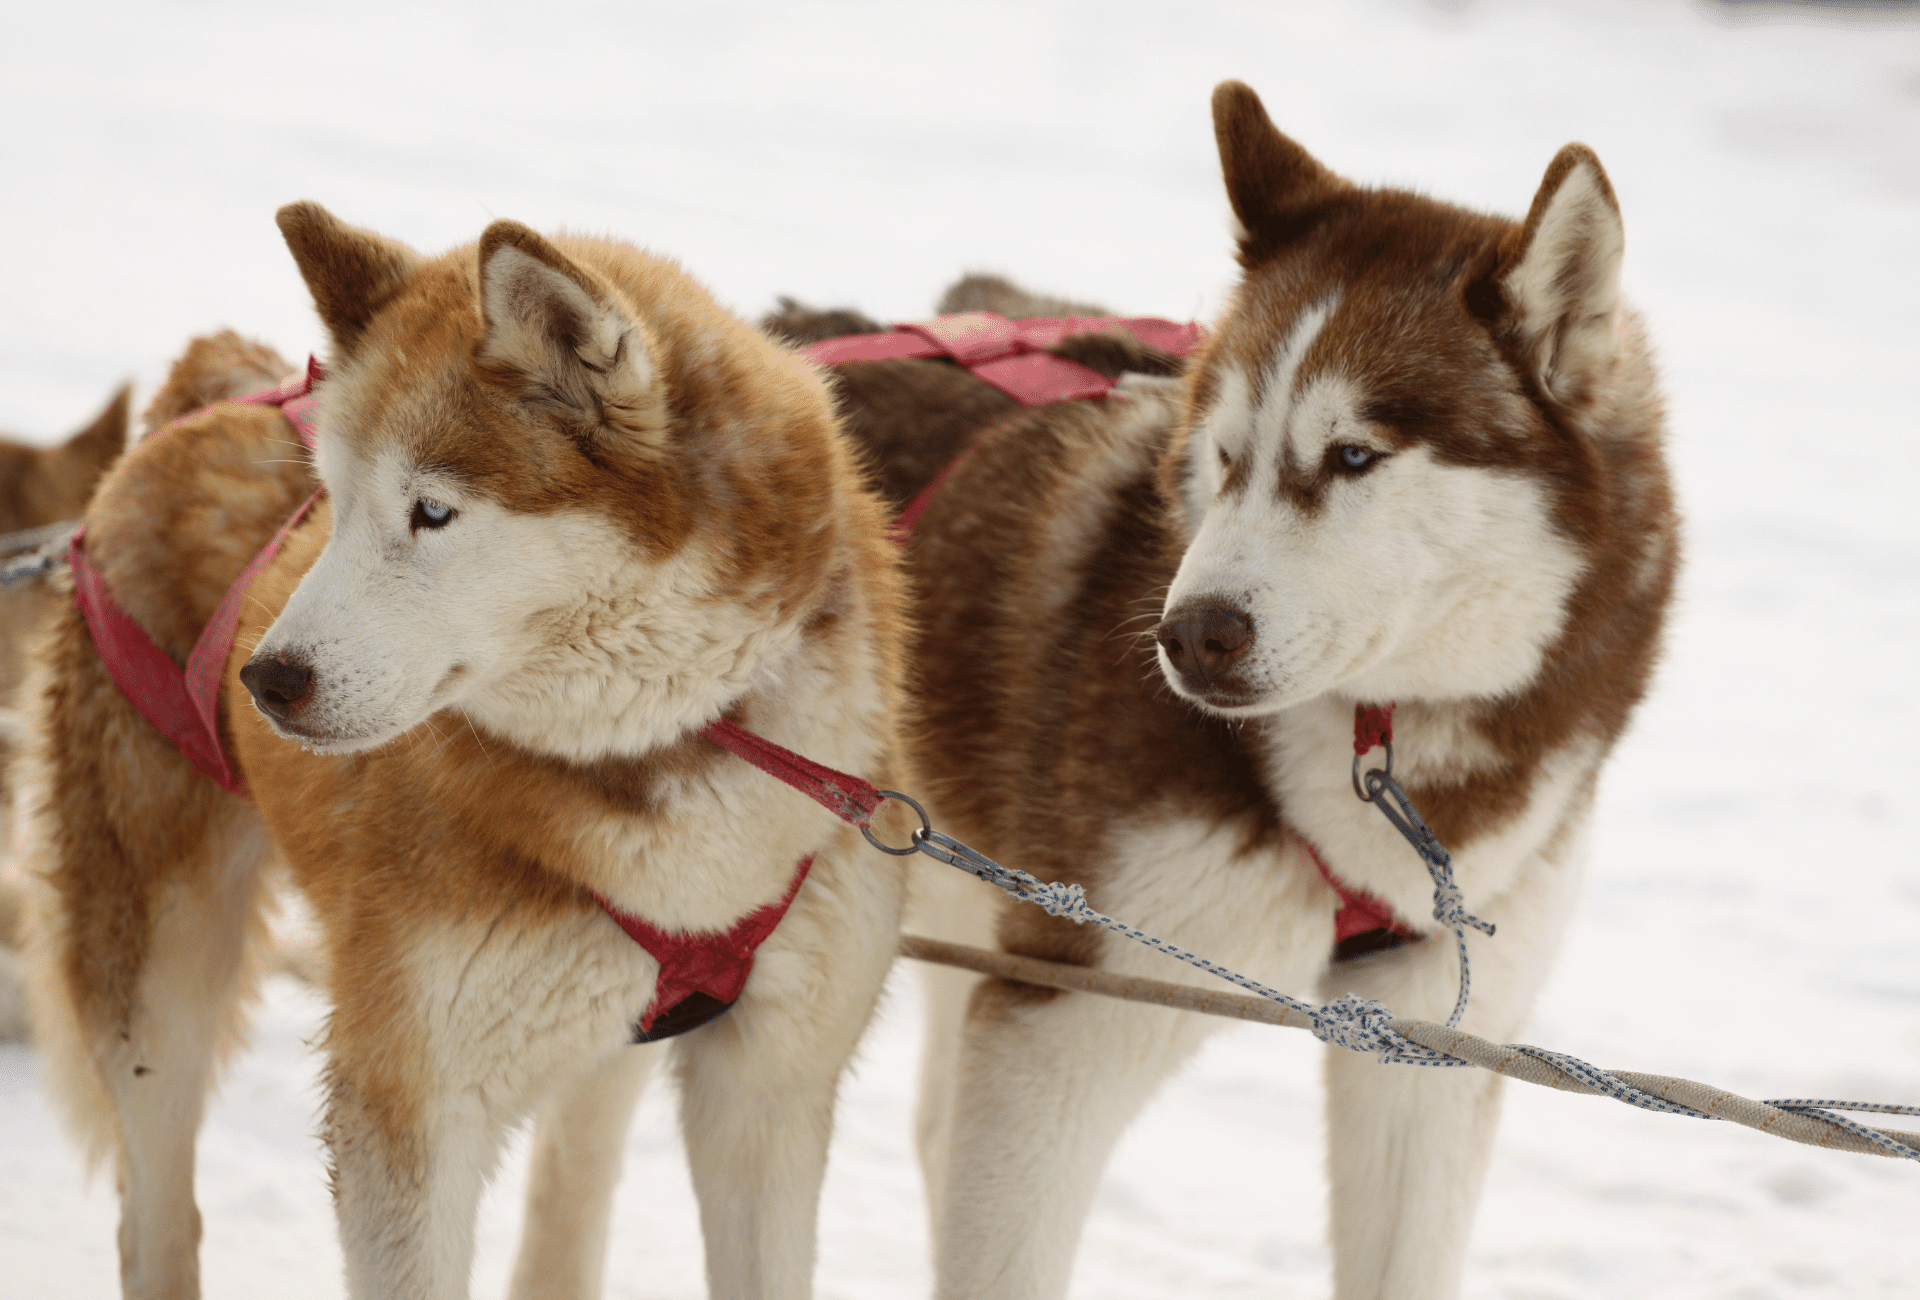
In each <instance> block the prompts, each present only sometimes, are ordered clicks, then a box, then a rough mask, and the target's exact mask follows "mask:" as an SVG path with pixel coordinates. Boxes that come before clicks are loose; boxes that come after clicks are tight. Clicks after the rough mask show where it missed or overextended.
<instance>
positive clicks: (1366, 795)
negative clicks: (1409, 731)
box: [1353, 740, 1393, 803]
mask: <svg viewBox="0 0 1920 1300" xmlns="http://www.w3.org/2000/svg"><path fill="white" fill-rule="evenodd" d="M1380 748H1382V749H1384V750H1386V751H1387V765H1386V766H1385V767H1384V768H1381V767H1376V768H1374V769H1373V772H1369V773H1367V775H1368V776H1369V777H1371V776H1373V775H1374V773H1375V772H1377V773H1379V774H1380V775H1382V776H1392V775H1393V742H1392V741H1391V740H1383V741H1381V742H1380ZM1372 752H1373V751H1372V750H1371V749H1369V750H1368V751H1367V754H1371V753H1372ZM1367 754H1355V755H1354V756H1353V793H1354V794H1355V795H1357V796H1358V797H1359V799H1360V802H1361V803H1372V802H1373V800H1374V796H1375V795H1377V794H1379V793H1380V792H1379V791H1378V790H1374V791H1371V792H1369V791H1367V790H1363V789H1361V788H1360V760H1361V759H1363V758H1365V757H1366V756H1367ZM1368 784H1369V785H1371V784H1372V782H1371V781H1369V782H1368Z"/></svg>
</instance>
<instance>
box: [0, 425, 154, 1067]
mask: <svg viewBox="0 0 1920 1300" xmlns="http://www.w3.org/2000/svg"><path fill="white" fill-rule="evenodd" d="M128 397H129V391H128V390H127V389H125V388H122V389H121V390H120V391H119V392H117V393H115V394H114V395H113V397H112V399H111V400H109V401H108V402H107V405H106V409H104V410H103V411H101V412H100V414H99V415H97V416H95V417H94V419H93V422H92V423H91V424H89V425H88V426H87V427H86V428H84V429H82V430H80V432H78V433H76V434H74V435H73V436H72V437H71V438H69V439H67V440H66V441H65V442H63V443H61V444H60V445H59V446H58V447H34V446H30V445H28V444H26V443H23V442H15V441H14V440H13V439H11V438H6V437H0V535H6V534H10V533H27V532H29V531H31V530H35V529H42V528H45V527H47V526H48V525H50V524H57V523H60V522H62V521H64V520H68V519H74V518H77V517H78V516H79V514H80V512H81V511H82V510H84V509H85V508H86V505H87V498H88V497H90V496H92V495H93V485H94V484H95V483H97V482H98V481H99V479H100V475H101V473H102V472H104V471H105V470H106V468H107V466H109V465H111V464H112V463H113V458H114V457H116V456H118V455H119V454H120V451H121V448H123V447H125V446H126V443H127V403H128ZM25 549H26V548H25V546H22V547H20V548H18V550H17V551H16V552H15V553H16V554H18V553H19V551H24V550H25ZM6 558H9V557H8V556H6V555H0V559H6ZM53 604H54V601H53V598H52V597H51V596H50V595H48V593H47V592H46V591H45V590H44V589H43V588H42V586H41V584H40V583H38V582H32V583H28V584H25V585H22V586H18V587H15V588H14V589H13V590H12V591H0V1043H4V1042H8V1041H11V1040H13V1039H16V1038H21V1037H24V1036H25V1034H26V1032H27V1022H26V1001H25V991H24V989H23V988H22V986H21V974H20V970H19V959H18V958H17V957H16V956H15V955H14V951H13V949H14V946H15V945H16V944H17V943H18V937H17V934H18V931H19V928H20V913H21V909H22V907H23V906H24V901H23V899H22V895H21V888H20V881H19V879H18V876H17V872H16V867H15V863H14V862H13V840H14V834H13V831H14V827H13V792H12V782H11V780H10V778H9V777H8V776H7V768H8V766H9V764H10V762H11V760H12V755H13V752H14V747H15V746H16V745H17V744H18V743H19V741H20V740H22V739H23V738H24V737H25V722H24V720H23V719H22V717H21V715H20V712H19V709H18V703H19V701H18V696H19V694H20V680H21V675H22V673H23V672H25V670H26V659H27V643H28V641H29V639H30V638H31V637H32V635H33V633H34V631H35V629H37V628H38V627H39V626H40V623H41V620H42V619H44V618H45V617H46V616H47V614H48V612H49V611H50V610H51V609H52V608H53Z"/></svg>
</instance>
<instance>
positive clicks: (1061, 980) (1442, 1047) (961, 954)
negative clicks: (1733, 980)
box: [900, 934, 1920, 1158]
mask: <svg viewBox="0 0 1920 1300" xmlns="http://www.w3.org/2000/svg"><path fill="white" fill-rule="evenodd" d="M900 955H901V956H902V957H911V958H913V959H914V960H915V961H926V962H934V963H936V964H939V965H942V966H958V967H960V968H961V969H963V970H970V971H975V972H978V973H979V974H982V975H993V976H997V977H999V978H1001V979H1007V980H1014V981H1016V982H1018V983H1021V984H1038V985H1040V986H1042V987H1043V988H1052V989H1066V990H1069V991H1071V992H1075V993H1098V994H1101V995H1102V996H1104V997H1110V998H1120V999H1123V1000H1125V1001H1128V1002H1145V1003H1148V1004H1150V1005H1153V1006H1160V1007H1171V1008H1173V1009H1175V1010H1179V1011H1197V1012H1199V1013H1201V1014H1202V1015H1209V1016H1225V1017H1226V1018H1228V1019H1230V1020H1252V1021H1257V1022H1259V1023H1260V1024H1263V1025H1284V1026H1286V1027H1287V1028H1289V1029H1312V1028H1313V1018H1312V1017H1311V1016H1308V1015H1305V1014H1303V1013H1301V1012H1299V1011H1296V1010H1294V1009H1293V1008H1291V1007H1285V1006H1281V1005H1280V1004H1279V1003H1277V1002H1269V1001H1267V1000H1266V999H1265V998H1256V997H1249V996H1247V995H1246V994H1244V993H1227V992H1214V991H1211V990H1208V989H1201V988H1194V987H1192V986H1190V985H1186V984H1173V983H1169V982H1168V981H1166V980H1155V979H1145V978H1142V977H1140V976H1135V975H1115V974H1113V973H1111V972H1109V971H1103V970H1096V969H1092V968H1090V967H1085V966H1067V965H1063V964H1062V963H1060V962H1052V961H1043V960H1041V959H1040V958H1038V957H1021V956H1017V955H1015V954H1013V953H1005V952H990V951H988V950H987V949H985V948H973V947H969V946H967V945H965V944H958V943H947V942H945V941H944V940H941V939H929V938H926V937H924V936H922V935H917V934H907V935H902V936H901V937H900ZM1387 1027H1388V1028H1390V1029H1392V1030H1393V1032H1395V1033H1397V1034H1400V1035H1402V1036H1404V1037H1406V1038H1410V1039H1412V1040H1413V1041H1414V1042H1416V1043H1419V1044H1420V1045H1421V1046H1422V1047H1428V1048H1431V1049H1433V1050H1434V1051H1436V1052H1444V1053H1446V1054H1447V1055H1448V1056H1452V1057H1454V1058H1456V1059H1458V1060H1461V1061H1466V1062H1468V1063H1470V1064H1473V1065H1477V1066H1479V1067H1480V1068H1481V1069H1483V1070H1491V1071H1493V1072H1494V1073H1495V1074H1504V1075H1506V1076H1507V1077H1508V1078H1509V1079H1518V1080H1519V1081H1520V1082H1522V1083H1533V1084H1539V1085H1541V1086H1542V1087H1547V1088H1558V1089H1559V1090H1560V1091H1562V1092H1584V1093H1589V1094H1592V1095H1594V1096H1605V1095H1606V1093H1605V1092H1604V1091H1602V1090H1601V1089H1599V1088H1596V1087H1594V1086H1592V1085H1591V1084H1588V1083H1585V1082H1582V1081H1581V1080H1579V1079H1577V1078H1575V1077H1574V1076H1573V1075H1571V1074H1568V1073H1567V1072H1566V1071H1564V1070H1561V1069H1558V1068H1556V1067H1554V1066H1553V1065H1550V1064H1548V1063H1547V1062H1546V1061H1543V1060H1540V1059H1539V1058H1538V1057H1535V1056H1529V1055H1528V1054H1527V1053H1526V1052H1525V1051H1523V1050H1521V1048H1519V1047H1517V1046H1508V1045H1504V1044H1500V1043H1490V1042H1488V1041H1487V1040H1486V1039H1484V1038H1477V1037H1475V1036H1474V1035H1472V1034H1469V1033H1465V1032H1463V1031H1461V1030H1458V1029H1448V1028H1447V1027H1446V1026H1444V1025H1436V1024H1432V1023H1430V1022H1428V1021H1425V1020H1400V1019H1395V1020H1391V1021H1389V1022H1388V1026H1387ZM1606 1073H1607V1074H1608V1075H1610V1076H1611V1077H1613V1078H1614V1079H1617V1080H1619V1081H1620V1082H1621V1083H1624V1084H1626V1085H1628V1086H1629V1087H1632V1088H1637V1089H1639V1090H1640V1091H1641V1092H1645V1093H1651V1094H1652V1095H1653V1096H1656V1097H1659V1098H1660V1099H1662V1100H1663V1101H1669V1102H1673V1103H1676V1104H1677V1105H1681V1106H1688V1107H1691V1108H1692V1109H1694V1110H1697V1111H1700V1112H1702V1113H1703V1114H1706V1115H1709V1116H1711V1117H1712V1118H1714V1119H1724V1120H1731V1121H1733V1122H1734V1123H1736V1124H1744V1125H1745V1126H1746V1127H1748V1128H1751V1129H1758V1130H1759V1131H1760V1132H1762V1133H1770V1134H1772V1135H1773V1136H1774V1137H1782V1138H1787V1139H1789V1140H1791V1141H1794V1142H1804V1143H1806V1144H1807V1145H1808V1146H1816V1147H1829V1148H1831V1149H1833V1150H1836V1151H1853V1152H1857V1153H1859V1154H1862V1155H1872V1156H1887V1157H1890V1158H1898V1155H1897V1153H1895V1152H1892V1151H1888V1150H1885V1149H1883V1148H1882V1147H1880V1146H1877V1145H1875V1144H1874V1143H1873V1142H1871V1141H1869V1140H1867V1139H1866V1138H1863V1137H1860V1136H1858V1135H1856V1134H1854V1133H1850V1132H1848V1131H1847V1130H1846V1129H1844V1128H1842V1127H1840V1126H1839V1125H1837V1124H1833V1123H1831V1122H1829V1121H1827V1120H1824V1119H1820V1118H1817V1117H1815V1116H1811V1115H1801V1114H1797V1113H1795V1112H1793V1111H1789V1110H1782V1109H1780V1108H1779V1107H1777V1106H1772V1105H1769V1104H1767V1103H1766V1102H1764V1101H1754V1100H1753V1099H1752V1098H1750V1097H1742V1096H1740V1095H1739V1094H1738V1093H1732V1092H1728V1091H1727V1090H1726V1089H1724V1088H1716V1087H1714V1086H1713V1085H1711V1084H1706V1083H1695V1082H1694V1081H1693V1080H1691V1079H1675V1078H1670V1077H1668V1076H1667V1075H1664V1074H1642V1073H1639V1072H1637V1071H1631V1070H1609V1071H1607V1072H1606ZM1874 1131H1875V1132H1877V1133H1879V1134H1881V1135H1882V1136H1884V1137H1887V1138H1891V1139H1892V1140H1893V1141H1895V1142H1898V1143H1900V1144H1901V1145H1902V1146H1906V1147H1920V1133H1909V1132H1905V1131H1903V1130H1901V1129H1875V1130H1874Z"/></svg>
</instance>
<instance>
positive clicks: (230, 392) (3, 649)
mask: <svg viewBox="0 0 1920 1300" xmlns="http://www.w3.org/2000/svg"><path fill="white" fill-rule="evenodd" d="M290 369H291V367H290V366H289V365H288V364H287V363H286V362H284V361H282V360H280V358H279V357H278V356H277V355H276V354H275V353H274V352H273V351H272V349H270V348H267V347H265V346H264V345H263V344H259V343H254V342H252V341H250V340H248V339H243V338H241V337H240V336H239V335H238V334H235V333H234V332H233V331H231V330H223V331H221V332H220V333H218V334H213V335H208V336H206V337H203V338H198V339H195V340H193V342H192V343H190V344H188V346H187V350H186V353H185V354H184V355H183V356H182V357H181V358H180V359H179V360H178V361H176V362H175V363H174V365H173V368H172V371H171V373H169V374H168V376H167V381H166V383H165V384H164V385H163V386H162V387H161V389H160V390H159V391H158V392H157V393H155V394H154V397H153V400H152V402H150V403H149V404H148V406H147V409H146V412H145V414H144V415H143V416H142V417H141V424H142V428H143V431H144V432H147V433H151V432H152V431H153V430H154V429H156V428H158V427H160V426H161V425H162V424H165V423H166V422H167V421H169V420H171V419H174V418H175V417H177V416H180V415H183V414H185V413H186V412H188V411H193V410H197V409H199V408H200V407H203V406H207V405H209V404H211V403H213V402H217V401H221V400H223V399H225V398H229V397H238V396H240V395H241V394H242V393H246V392H250V391H254V390H257V389H261V388H267V387H270V386H271V385H272V384H273V383H274V381H275V380H277V379H278V378H280V377H281V376H283V375H285V374H286V373H287V372H288V371H289V370H290ZM130 398H131V391H130V390H129V389H127V388H122V389H121V390H120V391H119V392H118V393H116V394H114V396H113V399H112V400H111V401H110V402H108V404H107V407H106V409H105V410H103V411H102V412H101V413H100V414H99V415H98V416H97V417H95V419H94V422H93V423H92V424H90V425H88V426H87V427H86V428H85V429H82V430H81V431H80V432H79V433H76V434H74V435H73V437H71V438H69V439H68V440H67V441H66V442H64V443H62V444H61V445H60V446H58V447H53V448H44V449H43V448H35V447H30V446H26V445H24V444H21V443H17V442H12V441H0V533H8V532H13V531H15V530H20V529H28V528H38V527H42V526H44V525H47V524H53V523H58V522H61V521H62V520H68V519H77V518H79V516H80V514H81V512H82V511H84V510H85V509H86V505H87V501H88V499H89V498H90V497H92V495H93V489H94V485H95V484H96V483H97V482H98V481H99V479H100V475H101V474H102V473H104V472H105V471H106V468H107V466H109V465H111V464H112V463H113V461H114V459H115V458H116V457H117V456H119V455H120V453H121V451H122V450H123V449H124V448H125V446H126V443H127V425H128V416H127V412H128V405H129V400H130ZM59 603H60V595H58V594H56V593H55V592H54V591H52V590H51V589H50V588H49V586H48V584H46V583H44V582H41V581H34V582H31V583H28V584H25V585H22V586H20V587H17V588H15V589H14V590H12V591H9V592H0V1041H6V1040H8V1039H13V1038H20V1037H24V1036H25V1035H26V1033H27V1018H26V991H25V986H24V984H23V983H22V980H23V976H22V973H21V971H20V969H19V964H18V959H17V958H16V957H15V955H14V951H15V950H16V949H17V948H18V947H19V945H20V936H19V933H18V929H19V925H20V917H21V913H22V911H23V910H24V909H25V906H26V899H25V895H24V893H23V891H22V888H21V881H20V878H19V868H18V863H17V861H16V858H15V855H16V852H17V844H16V836H15V833H14V829H13V815H14V792H13V788H12V782H11V778H10V777H9V776H7V773H8V772H10V770H11V767H12V755H13V750H14V748H15V745H16V744H17V742H19V741H20V740H23V739H24V738H25V722H24V720H23V719H22V717H21V715H20V713H19V712H18V696H19V692H20V683H21V679H22V677H23V675H24V674H25V672H26V659H27V645H28V641H29V640H30V638H31V636H32V635H33V634H34V633H35V632H36V631H37V630H38V629H39V627H40V625H41V623H42V622H43V621H44V620H45V619H46V618H47V616H48V615H49V614H50V613H51V612H52V611H53V610H54V609H55V608H56V607H57V606H58V604H59Z"/></svg>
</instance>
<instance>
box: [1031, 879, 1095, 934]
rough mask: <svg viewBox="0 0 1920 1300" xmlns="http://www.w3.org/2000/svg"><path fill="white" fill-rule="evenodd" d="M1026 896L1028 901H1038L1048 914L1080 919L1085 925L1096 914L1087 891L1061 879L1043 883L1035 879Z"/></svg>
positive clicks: (1072, 919)
mask: <svg viewBox="0 0 1920 1300" xmlns="http://www.w3.org/2000/svg"><path fill="white" fill-rule="evenodd" d="M1025 896H1026V899H1027V901H1028V902H1030V903H1038V904H1039V905H1040V906H1041V907H1042V908H1044V909H1046V913H1047V915H1048V916H1064V917H1066V918H1067V919H1068V920H1069V921H1078V922H1080V923H1081V924H1083V925H1084V924H1085V923H1086V922H1088V921H1090V920H1092V919H1093V917H1094V916H1095V912H1094V910H1093V907H1092V906H1091V905H1090V904H1089V903H1088V902H1087V893H1086V891H1085V890H1084V889H1082V888H1081V887H1080V886H1078V885H1068V884H1063V883H1061V882H1060V881H1054V882H1053V883H1051V884H1041V883H1040V882H1038V881H1035V882H1034V883H1033V884H1032V885H1031V886H1029V887H1028V889H1027V891H1026V895H1025Z"/></svg>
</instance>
